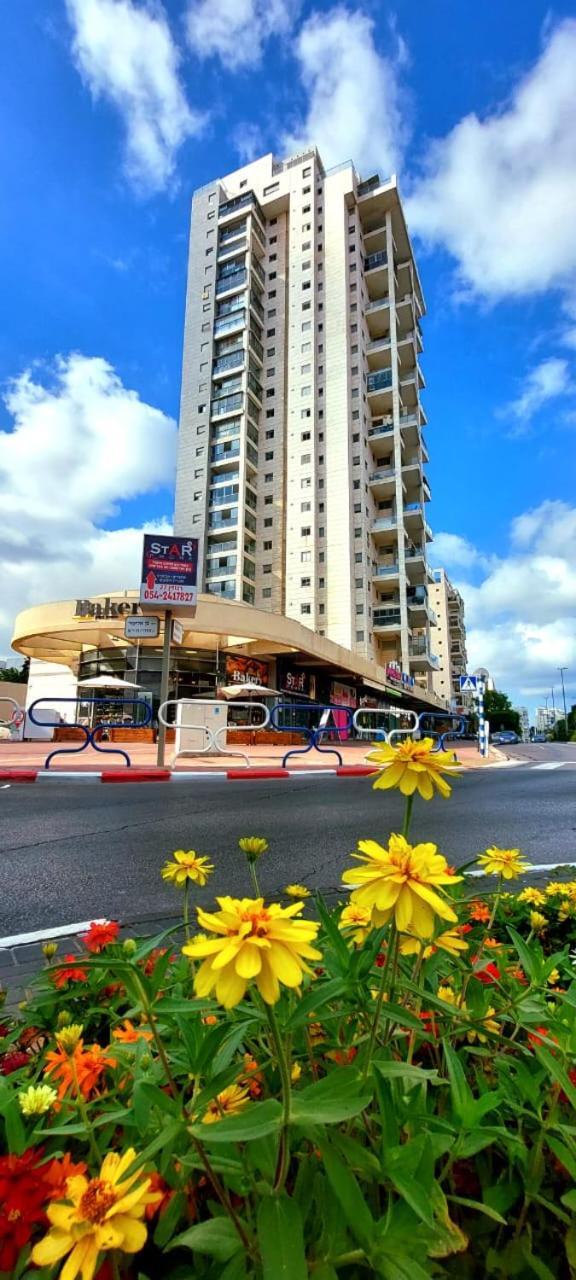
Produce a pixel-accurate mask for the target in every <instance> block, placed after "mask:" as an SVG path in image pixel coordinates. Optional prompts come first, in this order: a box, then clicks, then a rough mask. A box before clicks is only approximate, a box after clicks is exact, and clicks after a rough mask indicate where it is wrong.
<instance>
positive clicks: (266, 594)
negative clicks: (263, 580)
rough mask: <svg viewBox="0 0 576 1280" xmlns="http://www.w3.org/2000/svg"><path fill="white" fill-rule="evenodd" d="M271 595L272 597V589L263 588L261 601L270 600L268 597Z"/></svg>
mask: <svg viewBox="0 0 576 1280" xmlns="http://www.w3.org/2000/svg"><path fill="white" fill-rule="evenodd" d="M271 595H272V587H263V588H262V599H263V600H269V599H270V597H271Z"/></svg>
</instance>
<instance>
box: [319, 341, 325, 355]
mask: <svg viewBox="0 0 576 1280" xmlns="http://www.w3.org/2000/svg"><path fill="white" fill-rule="evenodd" d="M323 350H324V343H323V342H319V343H318V355H320V353H321V352H322V351H323Z"/></svg>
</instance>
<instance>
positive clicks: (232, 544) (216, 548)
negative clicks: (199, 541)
mask: <svg viewBox="0 0 576 1280" xmlns="http://www.w3.org/2000/svg"><path fill="white" fill-rule="evenodd" d="M235 549H236V541H235V539H234V540H233V539H232V538H228V539H227V540H226V542H210V543H209V544H208V546H207V548H206V551H207V554H208V555H210V556H217V555H218V554H219V553H220V552H221V553H222V555H225V556H228V555H230V552H231V551H235Z"/></svg>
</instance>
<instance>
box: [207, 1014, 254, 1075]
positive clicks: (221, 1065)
mask: <svg viewBox="0 0 576 1280" xmlns="http://www.w3.org/2000/svg"><path fill="white" fill-rule="evenodd" d="M253 1026H254V1020H253V1019H251V1020H250V1022H241V1023H240V1024H239V1025H238V1026H233V1027H231V1028H230V1027H227V1028H225V1030H226V1034H225V1035H224V1036H223V1038H222V1041H221V1044H220V1047H219V1049H218V1051H217V1053H215V1054H214V1058H213V1061H212V1065H211V1071H210V1074H211V1075H213V1076H215V1075H218V1073H219V1072H220V1071H225V1070H226V1068H227V1067H229V1066H230V1063H231V1061H232V1059H233V1057H234V1054H235V1053H236V1050H237V1049H239V1047H240V1045H241V1044H242V1041H243V1040H245V1038H246V1036H247V1035H248V1034H249V1032H250V1029H251V1027H253Z"/></svg>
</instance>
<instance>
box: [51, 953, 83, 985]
mask: <svg viewBox="0 0 576 1280" xmlns="http://www.w3.org/2000/svg"><path fill="white" fill-rule="evenodd" d="M64 959H65V961H66V965H59V966H58V968H55V969H54V970H53V973H52V977H53V979H54V986H55V987H58V989H60V987H65V986H66V983H67V982H86V979H87V977H88V970H87V969H82V968H81V967H80V965H79V964H78V963H77V961H78V956H74V955H70V956H64Z"/></svg>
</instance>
